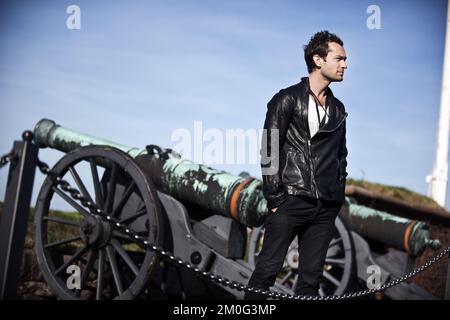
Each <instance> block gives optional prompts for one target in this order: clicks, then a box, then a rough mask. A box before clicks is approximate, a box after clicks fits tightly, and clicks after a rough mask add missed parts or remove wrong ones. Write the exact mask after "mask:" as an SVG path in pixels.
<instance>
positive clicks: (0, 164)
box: [0, 150, 16, 169]
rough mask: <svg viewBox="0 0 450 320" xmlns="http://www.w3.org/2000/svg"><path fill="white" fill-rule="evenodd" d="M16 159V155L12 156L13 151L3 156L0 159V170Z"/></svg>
mask: <svg viewBox="0 0 450 320" xmlns="http://www.w3.org/2000/svg"><path fill="white" fill-rule="evenodd" d="M15 159H16V155H15V154H14V150H11V151H10V152H8V153H7V154H5V155H4V156H2V157H1V158H0V169H1V168H3V167H4V166H6V165H7V164H8V162H12V161H14V160H15Z"/></svg>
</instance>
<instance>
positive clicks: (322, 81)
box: [308, 72, 330, 100]
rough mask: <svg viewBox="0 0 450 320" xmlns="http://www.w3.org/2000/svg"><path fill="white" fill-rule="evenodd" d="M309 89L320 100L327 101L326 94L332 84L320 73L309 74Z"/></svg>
mask: <svg viewBox="0 0 450 320" xmlns="http://www.w3.org/2000/svg"><path fill="white" fill-rule="evenodd" d="M308 78H309V87H310V88H311V90H312V92H313V93H314V94H315V95H316V97H317V98H319V99H320V100H322V99H325V98H326V97H325V92H326V90H327V88H328V85H329V84H330V81H329V80H328V79H327V78H324V77H323V76H322V75H321V74H320V73H319V72H311V73H310V74H309V77H308Z"/></svg>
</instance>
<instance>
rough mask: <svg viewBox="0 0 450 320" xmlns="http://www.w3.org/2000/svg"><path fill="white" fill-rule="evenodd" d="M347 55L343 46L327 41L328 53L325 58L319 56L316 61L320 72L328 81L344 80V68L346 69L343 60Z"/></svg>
mask: <svg viewBox="0 0 450 320" xmlns="http://www.w3.org/2000/svg"><path fill="white" fill-rule="evenodd" d="M346 60H347V56H346V54H345V50H344V48H343V47H342V46H341V45H339V44H337V43H336V42H329V43H328V55H327V57H326V59H322V58H320V59H319V60H316V63H317V64H319V65H320V69H319V71H320V73H321V74H322V75H323V76H324V77H325V78H327V79H328V80H329V81H330V82H335V81H337V82H339V81H342V80H344V70H345V69H347V64H346V63H345V61H346Z"/></svg>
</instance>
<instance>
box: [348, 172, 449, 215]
mask: <svg viewBox="0 0 450 320" xmlns="http://www.w3.org/2000/svg"><path fill="white" fill-rule="evenodd" d="M347 185H348V186H349V185H354V186H358V187H363V188H365V189H368V190H371V191H375V192H378V193H381V194H383V195H386V196H391V197H394V198H397V199H400V200H404V201H407V202H409V203H411V204H416V205H422V206H424V207H428V208H433V209H438V208H442V207H441V206H440V205H439V204H438V203H437V202H435V201H434V200H433V199H431V198H429V197H427V196H425V195H422V194H420V193H417V192H414V191H411V190H409V189H407V188H404V187H398V186H389V185H385V184H381V183H375V182H369V181H366V180H357V179H351V178H349V179H347Z"/></svg>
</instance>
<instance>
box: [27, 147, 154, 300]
mask: <svg viewBox="0 0 450 320" xmlns="http://www.w3.org/2000/svg"><path fill="white" fill-rule="evenodd" d="M52 171H53V172H54V173H55V174H57V175H59V176H60V177H62V178H63V179H64V180H66V181H68V182H69V183H70V185H72V186H73V187H75V188H77V189H78V190H80V192H81V193H82V195H83V196H84V197H86V198H87V199H89V200H90V201H91V202H93V203H95V205H96V207H97V208H100V209H102V210H103V212H106V214H108V215H110V216H112V217H114V218H115V219H117V220H119V221H121V223H122V224H125V225H127V226H128V228H129V229H132V230H134V231H135V232H137V233H138V234H139V235H141V236H142V237H148V241H149V242H150V243H153V244H156V245H161V242H162V240H161V239H162V236H163V235H162V230H163V228H162V219H161V213H160V212H161V211H160V208H159V202H158V201H159V200H158V198H157V195H156V191H155V188H154V187H153V185H152V183H151V181H150V180H149V179H148V178H146V177H145V175H144V173H143V172H142V170H141V169H140V168H139V167H138V166H137V164H136V163H135V162H134V161H133V159H132V158H131V157H130V156H128V155H127V154H126V153H124V152H122V151H120V150H117V149H115V148H111V147H105V146H88V147H83V148H80V149H77V150H74V151H72V152H70V153H68V154H66V155H65V156H64V157H63V158H62V159H61V160H60V161H59V162H58V163H57V164H56V165H55V167H54V168H53V169H52ZM99 177H102V178H101V179H100V178H99ZM51 204H54V205H55V204H56V205H58V204H59V206H61V205H63V206H65V207H70V209H71V210H72V211H75V212H62V211H55V210H50V209H51V208H53V207H52V206H51ZM34 240H35V250H36V255H37V260H38V264H39V267H40V269H41V271H42V273H43V275H44V278H45V280H46V282H47V284H48V285H49V286H50V287H51V289H52V290H53V291H54V293H55V294H56V295H57V296H58V297H59V298H61V299H97V300H100V299H133V298H136V297H137V296H138V295H139V294H140V293H141V292H142V290H143V289H144V287H145V286H146V285H147V281H148V280H149V278H150V276H151V275H152V272H153V271H154V270H155V268H156V267H157V265H158V263H159V261H158V257H157V255H156V254H155V253H154V252H153V251H151V250H149V249H148V248H145V247H141V246H139V245H137V244H135V243H133V242H132V241H131V239H129V238H128V237H127V236H125V235H122V234H121V233H120V232H118V231H117V230H113V228H112V227H111V225H110V224H109V223H106V222H104V220H103V219H102V218H100V217H99V216H96V215H94V214H93V213H92V212H89V209H87V208H84V207H83V206H82V205H80V204H79V203H78V202H76V201H74V200H73V199H72V198H71V197H70V195H68V194H67V193H65V192H64V191H63V190H62V189H61V187H59V186H57V185H56V184H55V183H54V182H53V181H52V179H50V178H49V177H47V179H46V180H45V181H44V184H43V185H42V188H41V190H40V192H39V196H38V199H37V204H36V213H35V221H34Z"/></svg>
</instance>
